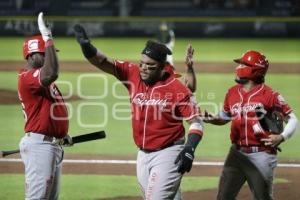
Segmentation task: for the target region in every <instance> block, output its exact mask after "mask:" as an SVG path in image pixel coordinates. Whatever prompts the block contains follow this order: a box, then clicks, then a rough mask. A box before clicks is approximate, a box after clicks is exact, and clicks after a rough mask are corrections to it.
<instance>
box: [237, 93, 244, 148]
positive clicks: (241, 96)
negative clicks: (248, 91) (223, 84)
mask: <svg viewBox="0 0 300 200" xmlns="http://www.w3.org/2000/svg"><path fill="white" fill-rule="evenodd" d="M238 92H239V95H240V99H241V102H240V109H241V112H243V109H242V108H243V107H242V104H243V101H244V99H243V95H242V94H241V91H240V89H238ZM239 117H241V113H240V116H239ZM240 145H242V142H241V140H240Z"/></svg>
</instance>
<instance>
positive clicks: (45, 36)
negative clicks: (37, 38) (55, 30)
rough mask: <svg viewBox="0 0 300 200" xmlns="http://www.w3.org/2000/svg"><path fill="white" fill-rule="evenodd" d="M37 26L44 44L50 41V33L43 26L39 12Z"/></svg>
mask: <svg viewBox="0 0 300 200" xmlns="http://www.w3.org/2000/svg"><path fill="white" fill-rule="evenodd" d="M38 25H39V30H40V32H41V35H42V37H43V40H44V41H45V42H47V41H48V40H50V39H52V33H51V30H50V28H49V27H48V26H47V25H46V24H45V21H44V14H43V12H40V14H39V16H38Z"/></svg>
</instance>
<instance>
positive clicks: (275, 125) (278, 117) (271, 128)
mask: <svg viewBox="0 0 300 200" xmlns="http://www.w3.org/2000/svg"><path fill="white" fill-rule="evenodd" d="M256 115H257V117H258V118H259V123H260V125H261V127H262V128H263V129H264V130H265V131H266V132H270V133H272V134H281V133H282V131H283V116H282V114H281V113H280V112H277V111H273V112H265V111H262V110H261V109H257V110H256Z"/></svg>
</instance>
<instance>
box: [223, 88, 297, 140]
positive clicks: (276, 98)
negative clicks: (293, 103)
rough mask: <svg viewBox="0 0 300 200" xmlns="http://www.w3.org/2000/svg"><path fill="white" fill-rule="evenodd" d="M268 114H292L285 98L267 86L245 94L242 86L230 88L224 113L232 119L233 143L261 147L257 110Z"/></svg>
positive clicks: (231, 135)
mask: <svg viewBox="0 0 300 200" xmlns="http://www.w3.org/2000/svg"><path fill="white" fill-rule="evenodd" d="M256 108H261V109H264V110H266V111H267V112H272V111H278V112H280V113H282V114H283V115H284V116H286V115H288V114H289V113H291V112H292V109H291V108H290V107H289V105H288V104H287V103H286V102H285V100H284V98H283V97H282V96H281V95H280V94H279V93H277V92H275V91H273V90H272V89H271V88H270V87H268V86H266V85H265V84H259V85H257V86H255V88H253V89H252V90H251V91H249V92H245V91H244V90H243V89H242V86H241V85H240V84H237V85H236V86H233V87H232V88H230V89H229V90H228V92H227V94H226V97H225V101H224V112H225V113H227V115H228V116H231V117H232V123H231V134H230V138H231V141H232V143H235V144H238V145H243V146H244V145H245V146H259V145H261V143H260V139H261V138H259V137H258V134H257V132H256V131H255V130H256V129H255V124H256V123H257V122H258V120H257V116H256V112H255V109H256Z"/></svg>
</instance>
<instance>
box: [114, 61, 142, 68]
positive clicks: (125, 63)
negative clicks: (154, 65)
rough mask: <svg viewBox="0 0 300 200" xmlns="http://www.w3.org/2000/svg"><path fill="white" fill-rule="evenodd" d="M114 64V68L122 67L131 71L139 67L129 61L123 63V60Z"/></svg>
mask: <svg viewBox="0 0 300 200" xmlns="http://www.w3.org/2000/svg"><path fill="white" fill-rule="evenodd" d="M114 64H115V65H116V66H123V67H128V68H132V69H136V68H138V67H139V65H138V64H136V63H132V62H130V61H123V60H114Z"/></svg>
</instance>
